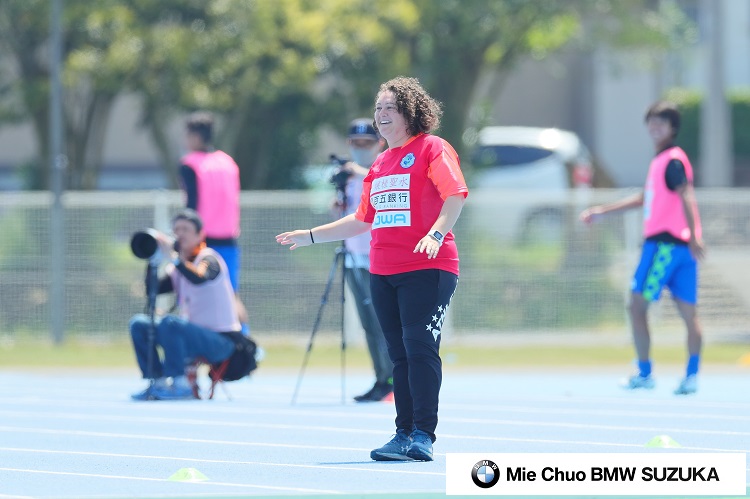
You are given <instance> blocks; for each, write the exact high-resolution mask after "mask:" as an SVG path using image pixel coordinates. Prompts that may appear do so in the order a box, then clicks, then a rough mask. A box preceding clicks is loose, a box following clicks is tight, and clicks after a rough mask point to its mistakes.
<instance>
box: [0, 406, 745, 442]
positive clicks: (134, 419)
mask: <svg viewBox="0 0 750 499" xmlns="http://www.w3.org/2000/svg"><path fill="white" fill-rule="evenodd" d="M0 414H6V415H13V416H17V417H21V418H31V419H45V418H50V419H56V420H59V419H67V420H73V421H90V420H95V421H117V422H127V423H163V424H169V425H170V426H175V425H176V424H181V425H197V426H205V425H207V424H210V425H211V426H213V427H231V428H257V429H276V430H305V431H328V432H337V433H357V434H382V431H378V430H363V429H359V428H342V427H340V426H306V425H301V424H280V423H249V422H238V421H217V420H214V419H212V420H206V419H189V418H181V419H179V420H178V421H176V420H175V419H174V418H173V417H152V416H113V415H100V414H81V413H68V412H54V413H42V414H39V413H35V412H27V411H6V410H0ZM350 417H351V414H350ZM440 420H441V421H442V422H443V423H461V424H484V425H490V426H522V427H535V428H572V429H585V430H601V431H618V432H620V431H629V432H640V431H649V432H656V433H689V434H696V435H719V436H737V437H750V432H748V431H733V430H704V429H700V428H698V429H695V428H676V427H658V426H623V425H602V424H592V423H562V422H547V421H529V420H512V419H494V418H491V419H490V418H455V417H441V418H440Z"/></svg>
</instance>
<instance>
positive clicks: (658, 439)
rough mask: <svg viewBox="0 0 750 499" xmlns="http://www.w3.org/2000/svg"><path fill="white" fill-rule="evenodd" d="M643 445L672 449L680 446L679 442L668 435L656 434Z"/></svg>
mask: <svg viewBox="0 0 750 499" xmlns="http://www.w3.org/2000/svg"><path fill="white" fill-rule="evenodd" d="M645 447H663V448H666V449H673V448H676V447H682V446H681V445H680V444H678V443H677V442H675V441H674V439H673V438H672V437H670V436H669V435H657V436H655V437H654V438H652V439H651V440H649V441H648V443H646V445H645Z"/></svg>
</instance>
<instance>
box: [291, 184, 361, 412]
mask: <svg viewBox="0 0 750 499" xmlns="http://www.w3.org/2000/svg"><path fill="white" fill-rule="evenodd" d="M348 178H349V175H341V174H340V172H339V174H334V176H332V177H331V183H333V184H334V185H335V186H336V195H337V199H338V204H339V207H340V210H341V215H342V216H343V215H345V214H346V213H347V196H346V192H345V191H346V182H347V180H348ZM347 257H350V258H351V256H350V254H349V252H348V250H347V249H346V244H345V243H344V241H342V242H341V245H339V247H338V248H336V251H335V254H334V257H333V263H332V264H331V269H330V270H329V272H328V280H327V281H326V285H325V289H324V290H323V296H322V297H321V299H320V307H318V313H317V315H316V317H315V322H314V323H313V328H312V333H310V340H309V341H308V343H307V349H306V350H305V357H304V359H303V360H302V366H301V368H300V372H299V376H298V377H297V385H296V387H295V388H294V394H293V395H292V405H294V404H295V402H296V400H297V393H298V392H299V387H300V384H301V383H302V377H303V376H304V374H305V368H306V367H307V362H308V361H309V359H310V352H311V351H312V346H313V341H314V340H315V334H316V333H317V332H318V327H319V326H320V320H321V318H322V317H323V309H324V308H325V305H326V303H328V295H329V294H330V292H331V287H332V285H333V282H334V279H335V278H336V270H337V269H338V267H339V264H340V265H341V403H342V404H345V403H346V398H345V397H346V396H345V392H346V390H345V371H346V334H345V332H344V304H345V289H346V275H347V272H348V269H347V267H346V265H347ZM352 275H353V276H354V278H355V279H356V280H357V284H358V286H360V287H361V284H362V283H361V281H360V276H359V274H358V273H357V272H352Z"/></svg>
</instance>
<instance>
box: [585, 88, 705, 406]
mask: <svg viewBox="0 0 750 499" xmlns="http://www.w3.org/2000/svg"><path fill="white" fill-rule="evenodd" d="M646 126H647V128H648V133H649V135H650V136H651V140H652V141H653V143H654V148H655V151H656V155H655V156H654V158H653V159H652V160H651V165H650V166H649V170H648V174H647V176H646V185H645V187H644V189H643V192H641V193H639V194H636V195H633V196H630V197H627V198H625V199H622V200H620V201H616V202H614V203H611V204H605V205H600V206H593V207H591V208H588V209H586V210H584V211H583V212H582V213H581V217H580V218H581V220H582V221H584V222H585V223H591V222H593V221H595V220H596V219H597V218H598V217H601V216H603V215H605V214H608V213H613V212H620V211H624V210H627V209H631V208H636V207H643V237H644V242H643V250H642V253H641V261H640V263H639V264H638V267H637V269H636V271H635V275H634V277H633V283H632V287H631V299H630V304H629V307H628V311H629V313H630V320H631V326H632V332H633V342H634V344H635V350H636V353H637V355H638V373H636V374H634V375H633V376H631V377H630V378H628V379H627V380H625V382H624V383H623V386H624V388H627V389H631V390H635V389H651V388H653V387H654V385H655V382H654V377H653V376H652V374H651V367H652V366H651V357H650V350H651V334H650V331H649V326H648V317H647V312H648V306H649V304H650V303H651V302H654V301H657V300H658V299H659V297H660V295H661V291H662V289H663V288H664V287H665V286H666V287H668V288H669V290H670V292H671V293H672V297H673V298H674V301H675V304H676V305H677V309H678V310H679V313H680V316H681V317H682V319H683V321H684V322H685V327H686V328H687V347H688V360H687V368H686V372H685V377H684V378H683V379H682V380H681V381H680V383H679V385H678V386H677V388H676V389H675V391H674V393H675V394H676V395H687V394H691V393H695V392H696V391H697V389H698V368H699V364H700V355H701V348H702V344H703V333H702V331H701V327H700V323H699V322H698V316H697V312H696V303H697V298H698V264H697V261H698V260H700V259H702V258H703V256H704V251H705V250H704V245H703V240H702V236H701V221H700V215H699V213H698V205H697V203H696V201H695V192H694V189H693V168H692V166H691V165H690V160H689V159H688V157H687V154H685V151H683V150H682V149H680V148H679V147H677V146H675V145H674V140H675V137H676V136H677V133H678V131H679V129H680V112H679V110H678V109H677V107H676V106H675V105H674V104H672V103H669V102H656V103H655V104H653V105H652V106H651V107H650V108H649V109H648V111H647V112H646Z"/></svg>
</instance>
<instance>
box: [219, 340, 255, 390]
mask: <svg viewBox="0 0 750 499" xmlns="http://www.w3.org/2000/svg"><path fill="white" fill-rule="evenodd" d="M221 334H223V335H224V336H226V337H228V338H229V339H230V340H232V342H233V343H234V352H232V355H231V356H230V357H229V364H228V365H227V368H226V370H225V371H224V375H223V376H222V377H221V379H223V380H224V381H236V380H238V379H241V378H243V377H245V376H247V375H248V374H250V373H251V372H253V371H255V369H257V368H258V364H257V362H255V351H256V350H257V348H258V346H257V345H256V344H255V342H254V341H253V340H251V339H250V338H248V337H247V336H245V335H244V334H242V333H235V332H232V333H221ZM220 365H221V363H218V364H214V365H213V368H214V369H218V368H219V366H220Z"/></svg>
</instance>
